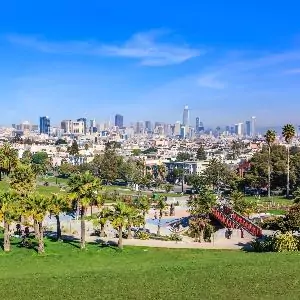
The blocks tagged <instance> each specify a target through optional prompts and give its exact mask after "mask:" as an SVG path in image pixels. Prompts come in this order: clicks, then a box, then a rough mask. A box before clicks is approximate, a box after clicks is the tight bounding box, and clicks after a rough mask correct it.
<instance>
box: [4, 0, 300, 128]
mask: <svg viewBox="0 0 300 300" xmlns="http://www.w3.org/2000/svg"><path fill="white" fill-rule="evenodd" d="M299 11H300V2H299V1H296V0H295V1H291V0H286V1H270V0H265V1H257V0H253V1H240V0H239V1H236V0H231V1H224V0H215V1H197V0H193V1H191V0H186V1H170V0H164V1H161V0H160V1H158V0H151V1H148V0H145V1H135V0H127V1H121V0H118V1H116V0H111V1H99V0H86V1H80V0H72V1H71V0H52V1H50V0H45V1H40V0H28V1H23V0H10V1H1V3H0V104H1V114H0V124H2V125H8V124H11V123H19V122H22V121H24V120H29V121H31V122H33V123H38V118H39V116H44V115H46V116H49V117H50V118H51V122H52V124H55V123H57V124H58V123H59V122H60V121H61V120H63V119H76V118H79V117H87V118H88V119H94V118H95V119H96V120H97V121H98V122H104V121H108V120H109V119H111V120H113V118H114V115H115V114H117V113H119V114H122V115H124V122H125V123H126V124H129V123H130V122H136V121H142V120H152V121H163V122H169V123H174V122H176V121H180V120H182V112H183V107H184V106H185V105H188V106H189V108H190V110H191V111H190V114H191V121H190V122H191V124H192V125H193V124H194V123H195V122H194V120H195V118H196V117H200V119H201V121H203V122H204V124H207V125H209V126H218V125H220V126H223V125H230V124H234V123H239V122H243V121H245V120H248V119H250V118H251V116H256V118H257V124H258V125H259V126H276V125H281V124H284V123H294V124H300V116H299V111H300V18H299Z"/></svg>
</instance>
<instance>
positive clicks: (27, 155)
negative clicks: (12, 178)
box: [21, 150, 32, 165]
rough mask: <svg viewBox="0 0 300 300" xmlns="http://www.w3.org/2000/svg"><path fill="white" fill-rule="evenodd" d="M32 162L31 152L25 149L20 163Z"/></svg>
mask: <svg viewBox="0 0 300 300" xmlns="http://www.w3.org/2000/svg"><path fill="white" fill-rule="evenodd" d="M31 162H32V153H31V151H30V150H25V151H24V152H23V154H22V158H21V163H23V164H27V165H29V164H31Z"/></svg>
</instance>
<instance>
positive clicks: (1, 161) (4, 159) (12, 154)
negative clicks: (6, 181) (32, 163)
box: [0, 143, 18, 180]
mask: <svg viewBox="0 0 300 300" xmlns="http://www.w3.org/2000/svg"><path fill="white" fill-rule="evenodd" d="M17 164H18V152H17V150H15V149H14V148H13V147H12V146H11V145H10V144H9V143H5V144H3V145H2V146H1V147H0V180H1V179H2V174H5V175H7V176H9V175H10V173H11V172H12V171H13V169H14V168H15V167H16V166H17Z"/></svg>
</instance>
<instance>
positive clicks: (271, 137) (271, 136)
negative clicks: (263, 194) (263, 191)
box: [265, 130, 276, 198]
mask: <svg viewBox="0 0 300 300" xmlns="http://www.w3.org/2000/svg"><path fill="white" fill-rule="evenodd" d="M275 139H276V132H275V131H274V130H268V131H267V132H266V134H265V140H266V143H267V145H268V197H269V198H270V197H271V147H272V145H273V144H274V142H275Z"/></svg>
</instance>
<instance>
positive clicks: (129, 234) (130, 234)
mask: <svg viewBox="0 0 300 300" xmlns="http://www.w3.org/2000/svg"><path fill="white" fill-rule="evenodd" d="M127 230H128V236H127V239H128V240H132V239H133V236H132V232H131V224H130V225H129V226H128V229H127Z"/></svg>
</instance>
